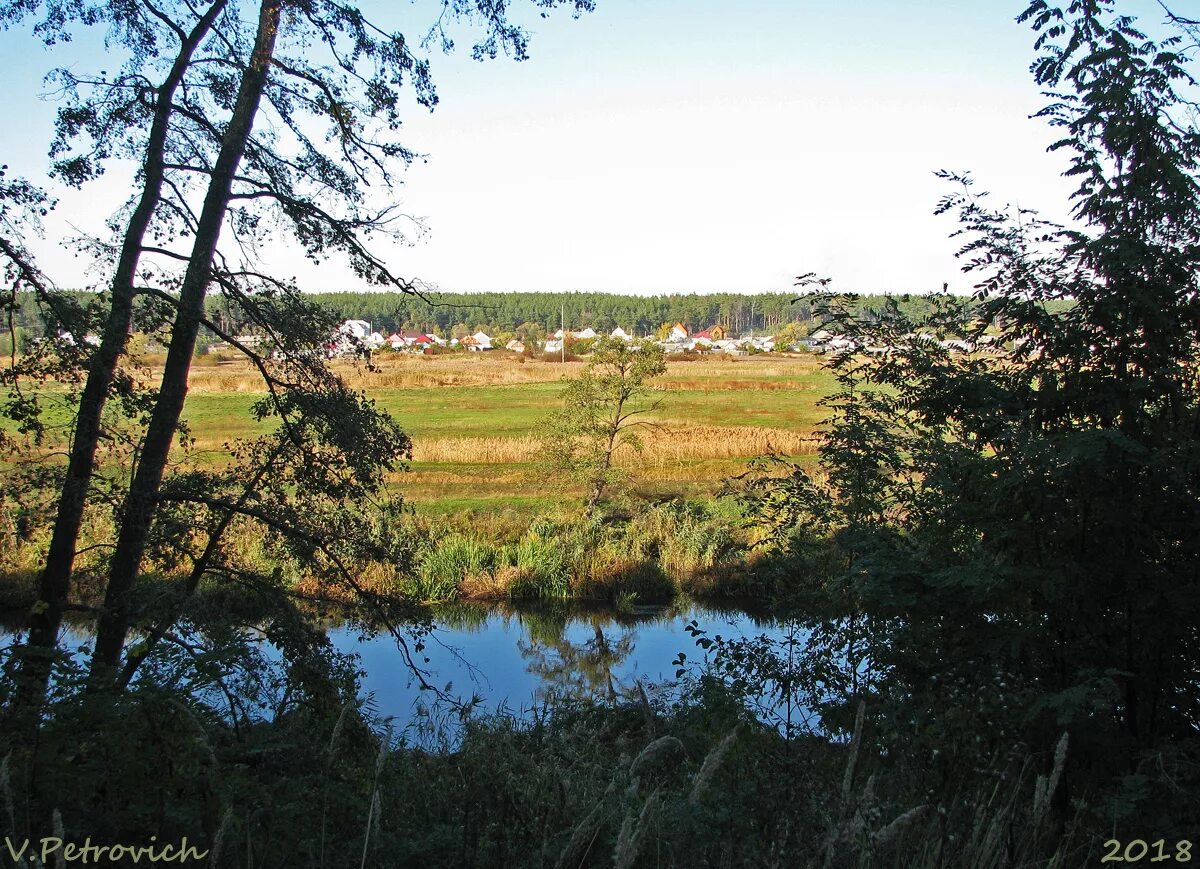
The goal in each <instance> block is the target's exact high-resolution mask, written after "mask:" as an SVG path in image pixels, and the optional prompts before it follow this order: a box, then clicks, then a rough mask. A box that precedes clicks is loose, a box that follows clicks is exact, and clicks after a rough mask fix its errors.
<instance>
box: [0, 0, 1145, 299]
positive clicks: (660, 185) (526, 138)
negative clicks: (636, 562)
mask: <svg viewBox="0 0 1200 869" xmlns="http://www.w3.org/2000/svg"><path fill="white" fill-rule="evenodd" d="M515 3H516V6H517V9H518V10H520V9H521V5H520V0H515ZM375 5H376V6H377V7H378V8H379V9H380V10H381V11H380V19H381V20H383V21H387V19H388V17H389V15H388V13H387V12H386V11H385V10H387V9H388V8H389V5H390V4H383V3H378V4H375ZM596 5H597V10H596V12H595V13H593V14H591V15H585V16H583V17H582V18H580V19H578V20H571V18H570V16H569V15H563V14H555V15H553V16H552V17H551V18H550V19H541V18H538V17H537V16H536V15H528V16H526V17H525V20H527V21H528V24H529V27H530V29H531V30H532V31H533V33H534V36H533V40H532V44H531V47H530V55H531V58H530V60H528V61H526V62H525V63H520V64H518V63H513V62H511V61H508V60H505V59H498V60H496V61H489V62H486V63H476V62H474V61H471V60H470V58H469V56H468V52H467V51H463V50H462V49H463V48H465V47H466V46H467V39H466V38H463V39H460V40H459V45H460V50H459V51H458V52H456V53H455V54H454V55H451V56H442V55H440V54H437V55H435V56H434V58H433V62H434V67H433V69H434V76H435V79H436V81H437V84H438V90H439V95H440V97H441V104H440V105H439V106H438V108H437V110H436V111H435V112H433V113H432V114H428V113H425V112H424V111H423V110H421V109H419V108H417V107H415V106H414V108H413V112H412V118H411V120H410V121H409V122H407V124H406V128H407V129H406V133H405V135H406V141H407V143H408V144H409V145H410V146H411V147H413V148H415V149H416V150H418V151H421V152H423V153H426V154H428V162H425V163H417V164H416V165H414V166H413V167H412V169H410V170H409V172H408V173H407V174H406V176H405V184H404V186H403V187H400V188H397V189H395V190H393V191H391V192H390V193H389V194H388V195H389V198H391V199H394V200H395V201H398V202H400V203H401V204H402V205H403V207H404V208H405V209H406V210H407V211H408V212H409V213H411V214H414V215H420V216H422V217H424V218H425V220H426V222H427V224H428V228H429V232H428V234H427V235H426V237H425V238H424V239H423V240H422V241H421V242H420V243H418V244H417V245H415V246H412V247H406V246H400V245H396V246H394V247H387V248H386V251H385V252H386V255H387V259H388V261H389V263H390V264H391V265H392V267H393V268H394V270H395V271H396V272H398V273H400V274H404V275H406V276H411V277H419V278H421V279H423V280H425V281H428V282H430V283H432V284H434V285H436V286H438V287H439V288H441V289H444V290H453V291H459V290H506V289H508V290H606V291H614V292H640V293H645V292H672V291H683V292H689V291H696V292H706V291H724V290H730V291H769V290H787V289H788V288H789V287H790V285H791V281H792V277H793V276H794V275H797V274H799V273H801V272H807V271H816V272H819V273H821V274H823V275H829V276H832V277H833V278H834V279H835V281H836V285H837V286H839V287H840V288H842V289H845V290H856V291H862V292H878V291H902V292H903V291H912V292H919V291H925V290H930V289H935V288H940V287H941V285H942V282H943V281H947V282H949V283H950V285H951V287H952V288H955V289H960V290H965V289H967V288H968V287H969V286H970V280H969V278H968V277H966V276H963V275H961V274H960V272H959V269H958V265H957V264H956V262H955V260H954V258H953V251H954V249H955V243H954V242H953V241H951V240H950V239H949V238H948V235H949V233H950V232H952V231H953V229H954V223H953V221H952V219H950V218H948V217H942V218H935V217H934V216H933V215H932V211H933V207H934V204H935V202H936V201H937V199H938V198H939V196H940V195H941V194H942V193H943V192H945V186H944V184H943V183H942V182H939V181H938V180H937V179H936V178H934V176H933V171H934V170H936V169H941V168H946V169H957V170H968V169H969V170H971V171H972V172H973V173H974V174H975V176H976V178H977V181H978V184H979V187H981V188H983V189H987V190H991V191H993V196H994V198H995V200H996V201H997V202H1019V203H1020V204H1021V205H1022V206H1027V207H1041V208H1043V209H1044V210H1045V211H1046V212H1047V213H1048V214H1050V215H1051V216H1055V217H1062V216H1063V215H1064V213H1065V196H1066V193H1067V192H1068V191H1069V189H1070V186H1069V184H1068V183H1067V182H1066V181H1065V180H1063V179H1062V178H1060V177H1059V173H1060V172H1061V171H1062V169H1063V168H1064V165H1065V163H1064V159H1065V158H1064V157H1063V156H1062V155H1049V154H1046V153H1045V148H1046V146H1047V145H1048V144H1049V143H1050V142H1051V141H1052V140H1053V134H1052V132H1051V131H1050V130H1049V129H1047V128H1046V126H1045V125H1044V124H1042V123H1041V122H1040V121H1032V120H1029V119H1028V115H1030V114H1032V113H1033V112H1034V111H1036V110H1037V109H1038V108H1040V107H1041V105H1042V104H1043V98H1042V97H1041V96H1040V95H1039V94H1038V92H1037V89H1036V87H1035V86H1034V85H1033V83H1032V81H1031V78H1030V76H1029V73H1028V65H1029V62H1030V60H1031V59H1032V43H1033V35H1032V34H1031V32H1030V31H1029V30H1028V28H1027V27H1025V26H1023V25H1019V24H1016V23H1015V22H1014V20H1013V19H1014V18H1015V16H1016V15H1017V14H1018V13H1019V12H1020V11H1021V9H1022V8H1023V7H1024V2H1023V0H1021V2H1015V3H1014V2H1001V0H986V2H985V0H969V2H968V0H957V2H953V0H944V2H933V0H923V2H909V3H896V2H894V0H860V2H855V3H849V2H830V0H819V2H818V0H789V2H785V0H743V2H736V3H735V2H716V0H640V2H639V0H596ZM1126 5H1128V6H1129V8H1130V10H1131V11H1132V12H1134V14H1143V15H1144V16H1145V23H1146V24H1147V25H1151V24H1153V23H1154V22H1156V21H1157V20H1158V19H1160V18H1161V12H1160V11H1159V9H1158V7H1157V6H1156V5H1155V4H1154V3H1152V2H1140V0H1139V2H1133V3H1129V4H1126ZM397 8H399V11H400V12H401V13H402V14H403V16H404V18H405V19H407V20H411V21H427V20H428V16H429V15H430V14H431V12H432V10H433V9H434V8H435V6H434V5H433V4H430V3H425V2H420V0H418V2H416V3H414V4H411V5H406V6H404V7H397ZM77 52H78V57H77V58H76V56H75V55H76V53H77ZM0 56H4V57H5V58H6V61H7V62H6V64H5V67H4V70H3V72H0V76H2V79H0V83H2V85H3V90H4V92H5V93H6V103H7V104H8V105H7V108H9V110H10V111H9V112H8V113H6V114H7V115H8V117H9V118H12V117H14V116H15V117H19V118H20V119H21V120H20V122H19V123H11V122H10V123H6V125H5V126H4V127H3V128H0V162H4V163H8V164H9V165H10V171H11V172H13V173H14V174H24V175H26V176H29V177H31V178H35V179H36V178H39V176H40V175H41V173H42V171H43V168H44V165H45V162H46V160H45V156H44V155H45V143H46V142H47V141H48V140H49V137H50V133H51V127H52V121H53V104H52V103H50V102H47V101H45V100H39V99H38V98H37V94H38V93H40V92H41V91H42V90H44V87H43V86H42V85H41V83H40V77H41V75H42V74H43V73H44V71H45V70H46V69H48V68H49V67H50V66H52V65H55V64H59V63H64V62H68V58H70V62H72V63H73V65H75V66H77V67H78V68H79V69H89V70H90V69H92V68H95V67H96V66H97V65H98V63H97V62H98V61H99V62H100V63H99V65H103V63H102V56H101V54H100V52H99V51H98V50H97V46H96V45H94V44H90V43H89V42H88V41H87V40H80V41H77V42H76V43H73V44H71V45H67V46H62V47H59V48H58V49H56V50H54V51H53V52H48V51H45V50H43V49H42V48H41V47H40V46H39V45H38V44H36V43H35V42H34V41H33V40H32V38H31V37H30V36H29V34H28V31H24V32H19V31H14V32H9V33H0ZM128 184H129V176H128V172H127V171H121V169H120V167H118V168H117V169H116V170H115V171H113V172H112V173H110V175H109V176H108V177H106V178H105V179H103V180H102V181H100V182H97V183H96V184H94V185H92V186H91V188H89V189H88V190H86V191H85V192H83V193H72V192H69V191H66V192H63V191H56V192H59V193H60V195H61V203H62V204H61V205H60V208H59V210H58V213H57V215H56V216H55V218H54V219H53V220H52V222H51V225H50V230H51V235H52V236H53V235H60V234H62V233H64V232H69V231H70V230H69V228H68V227H67V224H68V223H69V224H70V225H73V226H77V227H79V228H80V229H84V230H89V231H95V232H100V231H101V228H102V223H103V218H104V217H105V216H106V213H107V211H108V210H111V206H115V205H117V204H119V202H120V201H121V200H122V199H123V198H124V196H125V195H126V194H127V191H128ZM38 249H39V252H40V254H41V256H42V257H43V267H44V268H45V270H46V271H47V272H49V273H50V274H51V275H52V276H53V277H55V279H56V280H57V281H58V282H59V283H60V284H63V285H66V286H77V285H81V284H83V283H85V282H86V281H87V275H86V262H85V260H83V259H80V258H75V257H73V256H72V255H71V254H69V253H65V252H64V251H63V249H62V247H61V246H59V245H58V244H54V243H50V242H47V243H46V244H43V245H41V246H40V247H39V248H38ZM266 255H267V259H268V262H269V264H270V266H271V267H272V268H274V269H276V270H277V271H278V272H280V273H282V274H288V275H295V276H297V277H298V278H299V279H300V281H301V283H302V285H303V286H305V287H306V288H310V289H352V288H357V285H356V284H355V282H354V280H353V278H352V277H351V276H350V275H349V274H348V272H347V271H345V270H343V269H341V268H340V267H339V266H337V265H335V264H329V265H326V266H323V267H321V268H320V269H315V268H313V267H310V266H308V265H307V264H306V263H305V262H304V261H303V260H299V259H297V258H295V257H293V256H291V255H290V253H289V252H288V250H287V248H286V247H284V246H279V247H276V248H273V249H270V250H268V251H266Z"/></svg>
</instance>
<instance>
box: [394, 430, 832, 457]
mask: <svg viewBox="0 0 1200 869" xmlns="http://www.w3.org/2000/svg"><path fill="white" fill-rule="evenodd" d="M820 443H821V438H820V436H819V435H816V434H813V433H804V432H796V431H789V430H788V429H782V428H772V427H769V426H711V425H709V426H689V427H687V428H671V429H665V430H659V431H656V432H654V433H652V434H650V435H648V436H647V437H645V438H644V443H643V449H642V452H641V453H636V452H633V451H632V450H623V451H622V452H621V453H620V454H618V464H620V465H622V466H625V467H644V466H650V467H663V466H665V465H667V464H668V463H670V462H685V461H692V460H695V459H723V458H741V457H745V456H758V455H765V454H767V453H778V454H780V455H810V454H813V453H815V452H816V450H817V447H819V446H820ZM540 448H541V442H540V441H539V439H538V438H537V437H535V436H533V435H527V436H524V437H506V438H505V437H477V438H430V439H427V440H417V441H416V442H415V443H414V445H413V460H414V461H418V462H432V463H456V464H521V463H525V462H531V461H534V460H535V459H536V458H537V455H538V451H539V449H540Z"/></svg>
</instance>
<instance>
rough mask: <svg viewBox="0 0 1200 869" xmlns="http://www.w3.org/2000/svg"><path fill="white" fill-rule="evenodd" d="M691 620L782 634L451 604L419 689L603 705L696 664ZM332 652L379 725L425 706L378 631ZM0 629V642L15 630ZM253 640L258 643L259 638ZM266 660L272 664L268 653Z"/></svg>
mask: <svg viewBox="0 0 1200 869" xmlns="http://www.w3.org/2000/svg"><path fill="white" fill-rule="evenodd" d="M692 620H695V621H696V622H698V623H699V625H700V626H701V627H702V628H704V629H706V630H707V631H708V632H709V634H710V635H714V634H723V635H725V636H727V637H737V636H756V635H759V634H766V635H767V636H769V637H771V638H772V639H779V638H780V637H782V636H783V635H784V633H785V627H784V626H781V625H779V624H778V623H776V622H775V620H773V619H772V618H771V617H770V616H769V615H768V614H766V613H763V612H756V613H754V614H751V613H749V612H747V611H746V610H745V609H743V608H741V607H737V606H731V607H728V608H720V607H713V606H702V605H698V604H695V603H692V602H689V601H678V602H676V603H675V604H672V605H669V606H636V607H631V608H626V609H620V610H618V609H613V608H604V607H597V606H594V605H593V606H587V605H581V604H572V603H565V602H564V603H557V604H553V605H546V604H542V605H523V606H520V607H518V606H513V605H500V606H494V607H484V606H477V605H465V604H459V605H455V606H448V607H443V608H439V609H438V610H436V611H435V613H434V621H435V623H436V625H437V627H436V629H435V630H434V632H433V633H432V634H431V635H430V636H429V637H428V638H426V641H425V651H424V653H423V658H427V659H428V661H427V662H424V663H423V666H424V667H425V668H426V671H427V675H426V679H427V681H429V682H430V683H431V684H434V685H436V687H437V688H438V689H440V690H441V691H443V692H444V693H445V694H447V695H449V696H451V697H456V698H458V699H459V700H460V701H463V702H469V701H471V700H472V698H474V699H475V700H476V701H477V703H476V705H477V707H479V708H482V709H485V710H495V709H498V708H507V709H509V710H512V711H514V712H518V713H519V712H520V711H521V710H524V709H528V708H531V707H533V706H535V705H538V704H540V703H542V702H544V701H546V700H548V699H551V698H552V697H568V698H573V699H581V698H588V697H596V698H601V699H613V698H616V697H618V696H620V695H622V694H623V693H624V692H626V691H628V690H629V689H632V688H633V686H634V683H635V681H639V680H640V681H642V682H643V683H651V682H661V681H667V680H670V679H673V678H674V676H675V667H674V665H673V663H672V662H673V661H674V659H675V658H676V656H677V655H678V654H679V653H680V652H681V651H682V652H686V653H687V655H688V659H689V661H692V660H697V659H698V657H700V656H699V655H698V653H697V649H696V645H695V642H694V640H693V638H692V637H691V636H690V635H689V634H688V633H687V631H686V630H685V627H686V626H687V624H688V623H689V622H690V621H692ZM324 626H325V628H326V631H327V633H328V636H329V638H330V640H331V641H332V642H333V645H334V647H335V648H336V649H337V650H338V651H339V652H343V653H352V654H356V655H358V656H359V659H360V662H361V669H362V672H363V678H362V690H363V693H364V694H365V695H366V696H368V697H369V698H370V699H371V702H372V704H373V705H374V707H375V709H376V711H377V712H378V713H379V714H381V715H386V716H394V717H396V718H397V719H398V720H401V721H408V720H410V719H411V718H412V716H413V714H414V712H415V711H416V710H417V708H418V706H419V704H420V703H421V702H422V701H423V700H427V699H428V695H426V694H423V692H422V689H421V684H420V680H419V679H418V678H416V676H415V675H414V673H413V672H412V669H411V668H410V667H409V666H408V664H407V662H406V661H405V659H404V656H403V655H402V653H401V651H400V649H399V648H398V646H397V642H396V640H395V638H393V637H392V636H390V635H389V634H388V633H387V632H386V631H384V632H378V633H375V632H372V631H370V630H367V631H366V632H364V630H363V629H362V627H361V626H356V625H353V624H350V623H345V622H337V621H325V622H324ZM18 629H19V628H18V625H17V623H13V622H10V623H8V624H6V625H3V626H0V634H5V633H7V634H9V635H10V636H9V638H8V639H12V636H11V635H12V633H15V632H16V631H17V630H18ZM90 633H91V632H90V627H89V626H88V625H86V624H85V623H80V622H73V623H72V624H71V625H70V627H69V628H68V635H69V636H68V638H67V639H65V640H64V642H67V643H69V644H71V646H72V648H73V647H76V646H79V645H83V644H85V643H87V642H88V641H89V637H90ZM260 639H261V638H260ZM262 651H263V653H264V654H265V655H266V657H267V658H273V657H275V656H277V653H273V651H272V650H271V649H270V648H269V647H264V648H263V649H262Z"/></svg>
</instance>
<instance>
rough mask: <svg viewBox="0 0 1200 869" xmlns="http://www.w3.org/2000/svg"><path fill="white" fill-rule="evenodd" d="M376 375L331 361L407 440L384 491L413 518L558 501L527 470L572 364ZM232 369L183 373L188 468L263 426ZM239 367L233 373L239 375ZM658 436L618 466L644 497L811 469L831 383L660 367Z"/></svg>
mask: <svg viewBox="0 0 1200 869" xmlns="http://www.w3.org/2000/svg"><path fill="white" fill-rule="evenodd" d="M377 357H379V366H380V368H381V370H380V371H379V372H376V373H371V372H366V371H363V370H361V369H356V368H353V367H351V366H348V365H345V366H341V372H342V374H343V375H344V376H346V377H347V379H348V380H349V381H350V382H351V383H352V384H353V385H355V386H356V387H358V388H362V389H365V390H366V391H367V392H368V394H369V395H370V396H371V398H373V399H374V400H375V401H376V402H377V403H378V405H379V407H380V408H382V409H384V410H386V411H388V412H389V413H391V414H392V415H393V416H394V417H395V418H396V419H397V420H398V421H399V422H400V423H401V425H402V426H403V427H404V429H405V431H407V432H408V433H409V435H410V436H411V437H412V439H413V444H414V456H413V459H414V460H413V462H412V464H411V466H410V469H409V471H408V472H406V473H403V474H397V475H394V476H393V478H392V479H391V480H390V482H391V483H392V484H393V485H395V486H397V487H398V488H399V489H400V490H401V491H403V492H404V493H405V495H406V497H408V499H409V500H410V501H411V502H413V503H414V504H416V505H418V508H419V509H421V510H422V511H423V512H428V513H431V514H435V515H445V514H451V513H456V512H462V511H465V510H488V511H492V510H501V511H503V510H513V511H516V512H518V513H521V514H525V515H532V514H535V513H537V512H539V511H542V510H544V508H545V507H546V506H547V505H551V504H554V503H558V502H561V498H562V495H561V494H559V493H557V492H555V491H554V490H553V487H551V486H549V485H548V482H547V481H546V480H545V479H543V478H542V475H541V473H540V471H539V469H538V467H537V463H536V456H537V452H538V446H539V445H538V439H537V433H538V430H539V426H540V423H541V421H542V420H543V419H544V418H545V416H546V415H547V414H548V413H549V412H550V411H551V410H553V409H555V408H556V407H557V406H558V397H559V394H560V393H561V389H562V386H561V379H562V378H563V377H564V376H572V375H575V374H577V373H578V371H579V370H581V368H582V364H581V363H572V362H568V363H566V364H560V363H551V362H537V361H529V362H524V363H522V362H518V361H516V360H517V358H518V357H513V356H509V355H507V354H505V355H496V356H490V355H489V356H484V357H481V356H478V355H474V356H461V355H449V356H439V357H432V358H424V357H407V356H401V357H396V356H391V355H390V354H377ZM238 366H240V363H230V364H228V365H220V366H210V367H204V368H201V369H197V370H196V371H195V372H193V384H192V391H191V393H190V394H189V397H188V405H187V409H186V412H185V418H186V419H187V421H188V423H189V425H190V426H191V428H192V432H193V434H194V436H195V438H196V450H197V452H196V454H195V456H194V459H195V460H196V461H197V462H199V463H201V464H204V463H219V462H220V461H221V460H222V457H223V456H224V455H225V444H226V443H228V442H230V441H231V440H233V439H236V438H242V437H250V436H253V435H256V434H261V433H263V432H265V431H267V430H268V428H269V426H270V425H271V422H270V421H266V422H262V423H259V422H256V421H254V420H253V418H252V417H251V416H250V414H249V408H250V405H251V404H252V403H253V402H254V401H255V400H257V399H258V397H259V395H260V394H261V393H259V392H257V391H256V390H257V385H256V383H255V380H254V376H253V372H251V371H249V370H241V369H240V368H239V367H238ZM241 367H243V368H244V366H241ZM655 386H656V392H655V396H654V397H655V399H657V400H658V401H659V407H658V409H657V411H656V412H655V414H653V421H654V422H655V423H657V424H658V425H659V426H661V427H660V428H658V429H657V430H655V431H653V432H651V433H648V434H647V436H646V437H645V438H644V440H645V450H644V451H643V452H642V453H641V454H634V453H629V454H627V455H625V456H622V457H621V459H620V462H619V463H620V464H622V465H624V466H626V467H628V468H630V469H631V470H633V471H634V477H635V479H636V480H638V481H639V482H640V483H641V484H642V485H643V487H644V489H645V490H646V494H647V495H648V496H650V497H662V496H666V495H671V494H684V495H687V496H701V497H711V496H712V495H713V493H715V492H716V491H717V489H719V488H720V485H721V483H722V482H723V481H724V480H725V479H727V478H728V477H729V476H732V475H734V474H736V473H738V472H739V471H740V470H741V469H742V466H743V465H744V462H745V460H746V459H749V458H751V457H753V456H756V455H761V454H763V453H765V452H767V451H775V452H779V453H781V454H784V455H789V456H793V457H796V458H799V459H800V460H802V461H804V460H811V458H812V457H813V456H814V455H815V453H816V448H817V445H818V442H819V439H818V436H817V433H816V429H817V426H818V424H819V421H820V419H821V417H822V416H823V411H822V409H821V408H820V407H819V406H818V404H817V402H818V401H819V399H820V398H821V397H823V396H824V395H826V394H828V392H829V391H830V390H831V388H832V378H831V377H830V376H829V375H828V374H827V373H826V372H825V371H823V370H822V369H820V367H819V364H818V361H817V360H816V359H815V358H813V357H807V356H797V357H772V358H764V357H751V358H748V359H738V360H732V361H731V360H722V359H706V360H701V361H696V362H687V363H671V364H669V365H668V370H667V373H666V374H664V375H663V376H662V377H661V378H659V379H658V380H657V381H656V382H655Z"/></svg>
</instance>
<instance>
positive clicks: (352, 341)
mask: <svg viewBox="0 0 1200 869" xmlns="http://www.w3.org/2000/svg"><path fill="white" fill-rule="evenodd" d="M247 337H249V336H247ZM376 338H378V340H379V344H376V345H374V346H376V347H378V346H382V345H383V342H384V338H383V336H382V335H380V334H379V333H378V332H372V331H371V324H370V323H368V322H367V321H366V320H346V321H345V322H343V323H342V325H340V326H338V327H337V331H336V332H334V333H333V335H332V336H331V337H330V339H329V343H328V344H326V345H325V352H326V354H327V355H328V356H330V357H331V358H332V357H334V356H345V355H348V354H351V353H355V352H357V351H359V350H362V349H368V350H369V349H373V347H372V344H373V342H374V340H375V339H376ZM255 340H257V341H261V340H262V339H261V338H256V339H255Z"/></svg>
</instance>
